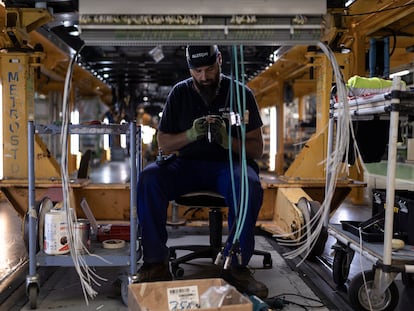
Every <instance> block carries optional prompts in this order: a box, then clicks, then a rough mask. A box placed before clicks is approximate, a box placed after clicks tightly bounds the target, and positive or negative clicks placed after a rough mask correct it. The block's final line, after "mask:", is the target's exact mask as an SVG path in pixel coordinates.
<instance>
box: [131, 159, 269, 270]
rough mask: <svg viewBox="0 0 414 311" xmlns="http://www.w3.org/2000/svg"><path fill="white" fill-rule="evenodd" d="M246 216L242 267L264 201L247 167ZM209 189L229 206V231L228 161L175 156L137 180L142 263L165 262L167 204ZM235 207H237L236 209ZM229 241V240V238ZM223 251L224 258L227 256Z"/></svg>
mask: <svg viewBox="0 0 414 311" xmlns="http://www.w3.org/2000/svg"><path fill="white" fill-rule="evenodd" d="M233 171H234V180H235V187H234V188H235V190H236V198H237V200H239V199H238V198H239V192H240V165H239V163H238V162H234V165H233ZM247 176H248V184H249V186H248V188H249V196H248V204H247V209H248V211H247V215H246V217H245V221H244V226H243V227H242V230H241V234H240V249H241V255H242V264H243V265H247V264H248V262H249V260H250V258H251V256H252V254H253V250H254V228H255V225H256V220H257V216H258V214H259V210H260V207H261V205H262V200H263V189H262V187H261V184H260V180H259V176H258V175H257V173H256V172H255V171H254V170H253V169H252V168H251V167H250V166H247ZM200 190H208V191H214V192H217V193H219V194H221V195H222V196H223V197H224V198H225V201H226V204H227V206H228V207H229V212H228V222H229V228H231V227H232V225H233V222H234V220H235V215H236V213H235V209H234V204H233V193H232V183H231V172H230V164H229V163H228V162H214V161H199V160H189V159H184V158H180V157H177V158H175V159H173V160H172V161H170V162H168V163H166V164H164V165H158V164H156V163H155V162H154V163H151V164H150V165H148V166H147V167H145V169H144V170H143V171H142V172H141V174H140V177H139V180H138V191H137V196H138V219H139V222H140V228H141V234H142V247H143V260H144V262H148V263H159V262H165V261H166V260H168V248H167V246H166V243H167V239H168V234H167V230H166V222H167V208H168V204H169V202H170V201H172V200H174V199H175V198H177V197H179V196H180V195H183V194H185V193H189V192H193V191H200ZM237 208H238V207H237ZM229 241H232V237H230V239H229ZM226 252H227V250H225V252H224V253H225V255H227V253H226Z"/></svg>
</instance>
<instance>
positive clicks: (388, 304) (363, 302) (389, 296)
mask: <svg viewBox="0 0 414 311" xmlns="http://www.w3.org/2000/svg"><path fill="white" fill-rule="evenodd" d="M363 273H365V280H366V285H367V286H366V288H365V285H364V276H363ZM374 275H375V273H374V271H365V272H361V273H359V274H358V275H356V276H355V277H354V278H353V279H352V281H351V284H350V285H349V301H350V303H351V305H352V306H353V308H354V310H356V311H369V310H381V311H392V310H394V309H395V307H396V306H397V304H398V300H399V293H398V287H397V285H395V282H392V283H391V284H390V286H388V288H387V289H386V290H385V292H384V293H383V294H381V295H373V294H372V285H373V282H374ZM367 292H368V295H369V297H368V296H367ZM370 302H371V306H372V309H371V308H370Z"/></svg>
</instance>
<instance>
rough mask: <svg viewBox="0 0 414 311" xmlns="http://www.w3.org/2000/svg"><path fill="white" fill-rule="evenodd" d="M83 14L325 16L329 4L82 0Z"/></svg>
mask: <svg viewBox="0 0 414 311" xmlns="http://www.w3.org/2000/svg"><path fill="white" fill-rule="evenodd" d="M79 13H80V14H127V15H129V14H137V15H138V14H139V15H141V14H143V15H145V14H159V15H164V14H171V15H175V14H176V15H194V14H200V15H238V14H247V15H255V14H256V15H275V14H276V15H292V14H293V15H295V14H312V15H322V14H325V13H326V0H312V1H309V0H290V1H285V0H272V1H269V0H255V1H251V0H227V1H225V2H223V1H222V0H209V1H205V0H169V1H165V0H140V1H139V2H138V1H136V0H118V1H112V0H82V1H79Z"/></svg>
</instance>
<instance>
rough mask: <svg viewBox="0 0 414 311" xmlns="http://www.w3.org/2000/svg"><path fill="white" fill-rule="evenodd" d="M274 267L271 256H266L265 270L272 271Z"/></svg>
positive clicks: (264, 261)
mask: <svg viewBox="0 0 414 311" xmlns="http://www.w3.org/2000/svg"><path fill="white" fill-rule="evenodd" d="M272 267H273V260H272V257H271V256H270V255H265V256H264V258H263V268H266V269H271V268H272Z"/></svg>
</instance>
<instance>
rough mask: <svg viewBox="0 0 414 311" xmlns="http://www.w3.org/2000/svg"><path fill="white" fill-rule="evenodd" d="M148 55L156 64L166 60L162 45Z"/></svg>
mask: <svg viewBox="0 0 414 311" xmlns="http://www.w3.org/2000/svg"><path fill="white" fill-rule="evenodd" d="M148 54H149V55H150V56H151V57H152V59H153V60H154V62H155V63H158V62H160V61H162V60H163V59H164V52H163V51H162V47H161V45H158V46H156V47H155V48H153V49H152V50H151V51H149V52H148Z"/></svg>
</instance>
